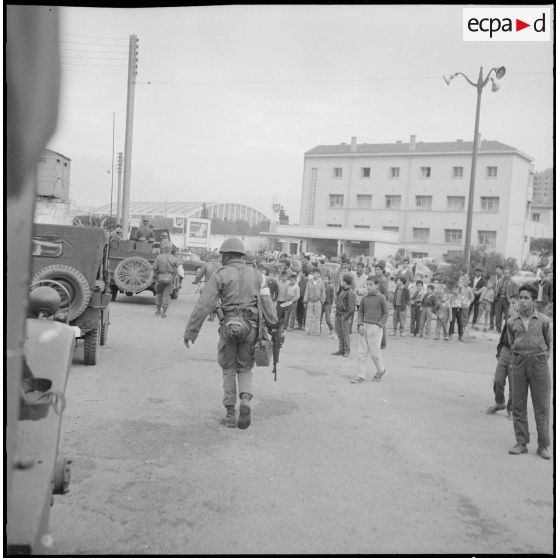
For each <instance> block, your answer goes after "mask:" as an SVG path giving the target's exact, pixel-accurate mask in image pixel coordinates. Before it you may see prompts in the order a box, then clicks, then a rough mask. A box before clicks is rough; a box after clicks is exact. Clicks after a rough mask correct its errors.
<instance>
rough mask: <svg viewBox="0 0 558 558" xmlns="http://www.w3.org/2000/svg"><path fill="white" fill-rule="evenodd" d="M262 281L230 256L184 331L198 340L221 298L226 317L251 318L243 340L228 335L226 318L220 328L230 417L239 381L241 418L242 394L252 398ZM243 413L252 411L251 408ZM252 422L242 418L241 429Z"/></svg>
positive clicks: (219, 351)
mask: <svg viewBox="0 0 558 558" xmlns="http://www.w3.org/2000/svg"><path fill="white" fill-rule="evenodd" d="M225 242H226V241H225ZM232 251H233V250H231V252H232ZM260 284H261V274H260V273H259V271H257V270H256V269H255V268H254V267H252V266H249V265H246V263H245V262H244V261H243V260H242V259H240V258H236V257H235V258H232V259H230V260H229V261H228V262H227V263H226V265H224V266H223V267H220V268H219V269H218V270H217V271H215V273H213V274H212V275H211V277H210V279H209V280H208V281H207V283H206V284H205V288H204V290H203V292H202V293H201V295H200V297H199V299H198V302H197V303H196V306H195V307H194V309H193V311H192V314H191V316H190V319H189V321H188V324H187V325H186V330H185V331H184V339H185V340H190V341H195V340H196V339H197V337H198V334H199V332H200V329H201V326H202V324H203V322H204V320H205V318H206V317H207V316H208V314H210V313H211V312H212V311H213V310H215V308H216V307H217V303H218V301H219V300H220V301H221V309H222V311H223V314H224V320H226V318H227V316H230V315H241V316H243V317H244V318H246V319H247V320H248V322H249V324H250V331H249V333H248V334H247V336H246V337H245V338H244V339H243V340H242V341H238V340H236V339H230V338H229V337H228V336H227V334H226V330H225V327H224V325H223V323H224V320H222V322H221V325H220V327H219V342H218V344H217V362H218V363H219V366H221V368H222V369H223V391H224V397H223V404H224V405H225V407H226V408H227V417H229V416H230V412H231V409H232V412H233V414H234V405H235V404H236V401H237V380H238V394H239V395H240V397H241V407H240V413H241V417H242V413H243V401H242V399H243V396H244V399H247V400H248V401H249V400H250V399H251V398H252V368H253V367H254V346H255V344H256V341H257V337H258V308H257V295H258V294H259V292H260ZM245 409H246V407H245ZM244 412H248V413H249V409H248V411H246V410H245V411H244ZM244 424H246V423H244ZM249 424H250V422H249V420H248V424H247V425H246V426H244V425H242V426H241V421H240V419H239V423H238V426H239V428H246V427H247V426H248V425H249ZM227 426H233V424H232V423H230V422H229V423H227Z"/></svg>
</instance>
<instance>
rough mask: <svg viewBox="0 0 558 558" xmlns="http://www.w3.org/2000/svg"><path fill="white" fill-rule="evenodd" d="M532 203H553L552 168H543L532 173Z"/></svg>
mask: <svg viewBox="0 0 558 558" xmlns="http://www.w3.org/2000/svg"><path fill="white" fill-rule="evenodd" d="M533 203H534V204H535V203H537V204H543V205H548V204H553V203H554V170H553V169H545V170H543V171H539V172H536V173H534V174H533Z"/></svg>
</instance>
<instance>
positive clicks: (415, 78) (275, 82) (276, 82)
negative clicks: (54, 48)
mask: <svg viewBox="0 0 558 558" xmlns="http://www.w3.org/2000/svg"><path fill="white" fill-rule="evenodd" d="M509 75H551V74H550V73H549V72H514V73H512V72H509ZM440 79H442V75H441V74H440V75H439V76H397V77H376V78H353V79H315V80H304V79H301V80H269V81H154V80H151V81H137V82H136V84H138V85H282V84H291V83H292V84H304V83H362V82H369V81H427V80H440Z"/></svg>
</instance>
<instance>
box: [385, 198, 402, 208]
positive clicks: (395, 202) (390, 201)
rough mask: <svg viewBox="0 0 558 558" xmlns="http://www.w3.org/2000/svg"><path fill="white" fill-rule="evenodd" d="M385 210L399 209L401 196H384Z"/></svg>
mask: <svg viewBox="0 0 558 558" xmlns="http://www.w3.org/2000/svg"><path fill="white" fill-rule="evenodd" d="M386 209H401V196H386Z"/></svg>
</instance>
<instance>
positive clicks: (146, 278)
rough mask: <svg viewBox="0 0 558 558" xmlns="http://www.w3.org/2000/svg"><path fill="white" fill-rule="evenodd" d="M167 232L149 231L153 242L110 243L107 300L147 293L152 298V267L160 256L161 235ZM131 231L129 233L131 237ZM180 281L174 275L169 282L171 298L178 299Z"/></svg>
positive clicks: (163, 230) (153, 289)
mask: <svg viewBox="0 0 558 558" xmlns="http://www.w3.org/2000/svg"><path fill="white" fill-rule="evenodd" d="M163 232H167V234H168V232H169V230H168V229H153V235H154V237H155V242H143V241H139V240H120V239H115V238H113V239H112V240H111V241H110V251H109V260H108V269H109V284H110V292H111V299H112V300H116V297H117V296H118V293H124V294H125V295H126V296H132V295H135V294H139V293H141V292H143V291H151V292H152V293H153V294H154V295H155V284H156V278H155V277H154V274H153V263H154V262H155V258H156V257H157V255H158V254H159V253H160V250H159V246H160V242H161V233H163ZM133 233H134V229H132V236H133ZM181 284H182V278H181V277H180V276H179V275H178V274H176V275H175V277H174V279H173V287H172V292H171V298H172V299H176V298H178V293H179V292H180V287H181Z"/></svg>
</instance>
